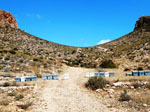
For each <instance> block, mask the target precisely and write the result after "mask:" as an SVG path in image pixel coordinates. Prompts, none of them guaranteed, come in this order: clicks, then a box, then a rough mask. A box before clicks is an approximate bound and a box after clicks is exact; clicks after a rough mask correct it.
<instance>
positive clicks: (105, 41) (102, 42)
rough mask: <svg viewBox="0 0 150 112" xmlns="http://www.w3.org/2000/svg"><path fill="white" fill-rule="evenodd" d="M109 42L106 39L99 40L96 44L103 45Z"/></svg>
mask: <svg viewBox="0 0 150 112" xmlns="http://www.w3.org/2000/svg"><path fill="white" fill-rule="evenodd" d="M110 41H111V40H110V39H106V40H101V41H100V42H98V43H97V44H98V45H99V44H104V43H107V42H110Z"/></svg>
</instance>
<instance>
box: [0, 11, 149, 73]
mask: <svg viewBox="0 0 150 112" xmlns="http://www.w3.org/2000/svg"><path fill="white" fill-rule="evenodd" d="M10 16H11V15H10ZM0 17H1V21H2V22H1V21H0V24H1V25H0V26H2V27H0V45H1V46H0V63H1V65H0V69H1V70H3V69H4V68H6V67H7V66H11V67H10V68H11V70H10V71H13V72H16V71H28V72H35V71H36V72H40V71H39V69H38V70H37V68H41V69H40V70H42V71H43V72H50V71H51V72H58V71H59V70H58V71H57V68H61V65H62V64H63V63H64V64H67V65H69V66H81V67H87V68H99V67H100V64H101V63H102V61H104V60H112V61H113V62H114V63H115V64H116V65H117V67H119V68H129V69H137V68H138V67H143V69H148V68H150V64H149V60H150V30H149V26H150V24H149V22H150V18H149V17H141V18H140V19H139V20H138V21H137V23H136V25H135V30H134V31H133V32H131V33H129V34H127V35H125V36H123V37H121V38H119V39H117V40H114V41H112V42H109V43H106V44H104V45H99V46H93V47H84V48H78V47H71V46H65V45H61V44H57V43H53V42H49V41H46V40H43V39H41V38H38V37H35V36H33V35H31V34H28V33H26V32H24V31H22V30H20V29H18V27H17V23H16V22H14V23H12V22H10V23H9V22H8V21H9V19H8V18H10V17H9V15H7V16H6V17H5V15H4V13H0ZM4 17H5V18H4ZM11 18H12V16H11ZM7 20H8V21H7ZM11 20H13V21H15V19H14V18H13V19H11ZM5 24H7V25H5ZM12 26H16V27H12ZM124 60H126V61H124ZM125 62H126V63H125ZM132 63H134V65H133V64H132ZM54 69H55V70H56V71H54Z"/></svg>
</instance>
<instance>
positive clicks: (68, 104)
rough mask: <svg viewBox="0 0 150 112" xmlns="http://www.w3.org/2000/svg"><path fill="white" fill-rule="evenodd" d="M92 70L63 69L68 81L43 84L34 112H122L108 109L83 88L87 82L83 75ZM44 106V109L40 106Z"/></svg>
mask: <svg viewBox="0 0 150 112" xmlns="http://www.w3.org/2000/svg"><path fill="white" fill-rule="evenodd" d="M87 71H94V70H92V69H84V68H75V67H65V68H64V73H69V77H70V78H69V79H68V80H61V79H60V80H49V81H45V82H44V86H43V89H42V91H40V95H39V100H40V101H42V102H44V103H41V106H40V105H39V108H37V109H36V110H34V111H36V112H122V111H120V110H116V109H114V108H108V107H107V106H106V105H105V104H103V101H102V99H99V98H96V97H95V94H94V93H93V92H91V91H89V90H87V89H86V88H85V87H84V83H85V82H86V81H87V79H86V78H84V75H85V73H86V72H87ZM43 105H44V108H42V106H43Z"/></svg>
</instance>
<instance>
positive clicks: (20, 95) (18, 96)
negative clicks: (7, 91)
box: [15, 94, 24, 101]
mask: <svg viewBox="0 0 150 112" xmlns="http://www.w3.org/2000/svg"><path fill="white" fill-rule="evenodd" d="M22 98H24V96H23V95H22V94H19V95H17V96H16V97H15V99H16V100H17V101H19V100H20V99H22Z"/></svg>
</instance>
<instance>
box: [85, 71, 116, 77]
mask: <svg viewBox="0 0 150 112" xmlns="http://www.w3.org/2000/svg"><path fill="white" fill-rule="evenodd" d="M94 76H100V77H114V76H115V73H114V72H91V73H89V72H87V73H86V75H85V77H87V78H88V77H94Z"/></svg>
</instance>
